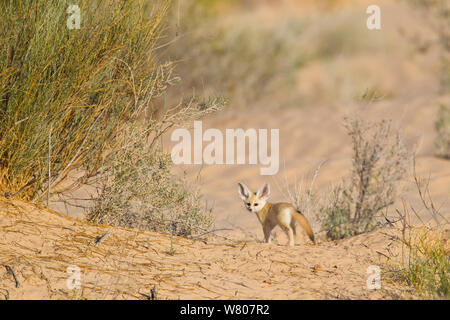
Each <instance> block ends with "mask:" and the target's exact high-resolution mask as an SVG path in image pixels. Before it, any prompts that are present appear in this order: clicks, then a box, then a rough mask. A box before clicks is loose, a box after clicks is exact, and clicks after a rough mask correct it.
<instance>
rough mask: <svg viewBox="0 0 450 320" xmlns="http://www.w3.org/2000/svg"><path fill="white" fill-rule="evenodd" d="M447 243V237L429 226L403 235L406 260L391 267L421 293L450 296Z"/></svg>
mask: <svg viewBox="0 0 450 320" xmlns="http://www.w3.org/2000/svg"><path fill="white" fill-rule="evenodd" d="M447 243H448V239H447V240H446V239H445V238H444V237H443V236H442V235H438V236H436V235H433V234H432V233H431V232H430V230H428V231H423V232H419V233H418V235H416V236H413V237H408V238H406V239H404V240H403V245H404V246H405V247H406V249H407V255H406V257H407V258H406V259H407V261H406V262H405V261H403V263H402V264H401V265H398V266H396V267H394V270H395V271H396V277H398V278H399V279H400V280H402V281H405V282H406V283H407V284H408V285H411V286H413V287H414V288H415V289H416V290H417V292H418V293H419V294H421V295H423V296H426V297H430V298H438V299H450V281H449V276H450V275H449V272H450V260H449V255H448V254H449V252H448V251H449V248H448V247H447V248H446V244H447Z"/></svg>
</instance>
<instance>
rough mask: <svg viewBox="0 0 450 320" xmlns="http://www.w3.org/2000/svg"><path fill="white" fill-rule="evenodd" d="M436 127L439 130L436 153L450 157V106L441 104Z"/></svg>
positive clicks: (446, 157) (443, 156)
mask: <svg viewBox="0 0 450 320" xmlns="http://www.w3.org/2000/svg"><path fill="white" fill-rule="evenodd" d="M435 128H436V132H437V137H436V142H435V143H436V155H437V156H439V157H442V158H445V159H450V107H448V106H444V105H441V107H440V108H439V113H438V119H437V121H436V123H435Z"/></svg>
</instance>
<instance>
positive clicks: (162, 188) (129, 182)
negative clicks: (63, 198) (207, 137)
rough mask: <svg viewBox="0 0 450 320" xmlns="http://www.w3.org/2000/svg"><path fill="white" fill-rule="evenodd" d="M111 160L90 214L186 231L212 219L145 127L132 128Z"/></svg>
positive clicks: (107, 220)
mask: <svg viewBox="0 0 450 320" xmlns="http://www.w3.org/2000/svg"><path fill="white" fill-rule="evenodd" d="M122 141H123V142H121V143H120V145H119V146H118V147H117V148H115V151H114V152H113V153H112V155H111V156H110V157H108V159H107V162H106V163H104V168H105V169H104V170H103V171H102V173H101V177H102V178H101V179H100V180H99V184H98V196H97V197H96V198H95V200H94V204H93V206H92V207H91V208H90V209H89V212H88V219H89V220H90V221H93V222H97V223H107V224H110V225H116V226H122V227H131V228H139V229H146V230H151V231H158V232H168V233H172V234H177V235H182V236H187V235H191V234H193V233H196V232H197V231H199V230H204V229H209V228H210V227H211V226H212V224H213V219H212V215H211V210H209V209H208V208H206V207H204V206H203V204H202V202H201V198H200V196H199V195H198V193H197V192H196V190H195V189H193V188H192V187H189V186H188V185H187V184H186V183H185V182H184V181H183V180H181V179H180V178H178V177H175V176H174V175H173V174H172V173H171V167H172V162H171V159H170V155H169V154H167V153H164V152H162V151H161V150H158V149H156V150H155V149H154V148H153V147H151V143H149V141H148V136H147V134H146V132H145V131H144V130H142V128H139V127H138V128H128V129H127V130H126V131H125V132H123V133H122Z"/></svg>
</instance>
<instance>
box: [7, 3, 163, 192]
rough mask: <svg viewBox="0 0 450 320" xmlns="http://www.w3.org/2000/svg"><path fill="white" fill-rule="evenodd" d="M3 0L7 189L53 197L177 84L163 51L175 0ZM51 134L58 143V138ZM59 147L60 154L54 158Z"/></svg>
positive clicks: (90, 169) (89, 170)
mask: <svg viewBox="0 0 450 320" xmlns="http://www.w3.org/2000/svg"><path fill="white" fill-rule="evenodd" d="M72 4H73V1H61V0H50V1H2V2H0V61H2V63H1V64H0V189H1V191H2V192H3V193H5V194H14V193H16V192H17V191H18V190H20V189H21V187H23V186H24V185H25V184H27V183H28V182H33V183H30V185H29V186H28V187H27V188H26V190H23V191H22V192H21V194H20V197H22V198H24V199H33V200H40V199H42V197H45V194H46V190H47V185H48V184H49V183H48V179H49V176H48V167H50V169H51V176H50V185H51V186H52V187H55V186H56V185H58V184H59V183H60V182H61V181H63V180H64V177H65V176H66V174H67V173H68V172H69V171H70V170H73V169H76V170H79V171H80V172H81V171H83V172H85V175H84V177H88V176H92V175H94V174H95V173H96V172H97V170H98V169H99V165H100V163H101V160H102V158H103V157H104V152H105V150H106V149H107V145H108V143H109V142H110V141H111V140H114V138H115V135H116V133H117V132H118V131H120V130H121V129H122V128H123V126H125V125H126V124H127V123H129V122H133V121H135V120H136V119H137V118H138V117H139V116H140V114H141V113H142V111H143V110H144V109H145V106H147V105H149V103H150V101H151V100H152V99H153V98H154V97H155V96H157V95H159V94H160V93H161V92H162V91H164V90H165V88H166V87H167V85H168V83H169V82H170V80H171V79H170V78H168V77H167V76H168V75H169V76H170V73H169V72H167V70H169V69H170V68H171V65H170V64H159V63H157V62H156V61H155V59H154V58H153V55H154V52H153V51H154V45H155V43H156V41H157V39H158V38H159V37H160V36H161V31H162V28H163V24H162V21H163V18H164V16H165V15H166V12H167V10H168V3H167V2H166V1H157V2H149V1H139V0H132V1H113V0H105V1H90V0H80V1H78V2H77V4H78V6H79V8H80V13H81V25H80V29H73V30H70V29H69V28H68V27H67V19H68V18H69V14H68V13H67V12H66V10H67V9H68V7H69V5H72ZM49 139H50V143H49ZM49 145H50V157H49Z"/></svg>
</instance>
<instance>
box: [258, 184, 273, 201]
mask: <svg viewBox="0 0 450 320" xmlns="http://www.w3.org/2000/svg"><path fill="white" fill-rule="evenodd" d="M269 195H270V186H269V184H268V183H267V182H265V183H264V184H263V186H262V187H261V188H259V190H258V192H257V193H256V197H257V198H259V199H262V200H267V198H269Z"/></svg>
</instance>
